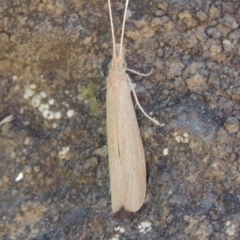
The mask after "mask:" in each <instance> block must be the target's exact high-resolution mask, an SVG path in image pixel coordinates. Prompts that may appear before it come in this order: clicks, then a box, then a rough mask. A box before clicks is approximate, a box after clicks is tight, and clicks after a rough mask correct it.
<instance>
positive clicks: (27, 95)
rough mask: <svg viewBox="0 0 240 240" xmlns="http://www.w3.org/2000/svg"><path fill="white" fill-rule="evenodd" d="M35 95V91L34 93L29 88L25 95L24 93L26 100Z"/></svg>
mask: <svg viewBox="0 0 240 240" xmlns="http://www.w3.org/2000/svg"><path fill="white" fill-rule="evenodd" d="M34 94H35V91H34V90H32V89H31V88H27V89H26V90H25V93H24V95H23V97H24V98H25V99H29V98H30V97H32V96H33V95H34Z"/></svg>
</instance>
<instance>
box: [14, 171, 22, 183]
mask: <svg viewBox="0 0 240 240" xmlns="http://www.w3.org/2000/svg"><path fill="white" fill-rule="evenodd" d="M22 178H23V173H22V172H20V173H19V174H18V175H17V177H16V178H15V181H16V182H18V181H20V180H21V179H22Z"/></svg>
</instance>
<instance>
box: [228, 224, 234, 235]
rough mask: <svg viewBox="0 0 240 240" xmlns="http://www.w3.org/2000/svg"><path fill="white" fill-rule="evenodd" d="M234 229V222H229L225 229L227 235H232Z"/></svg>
mask: <svg viewBox="0 0 240 240" xmlns="http://www.w3.org/2000/svg"><path fill="white" fill-rule="evenodd" d="M235 231H236V226H235V225H234V224H231V226H229V227H228V228H227V230H226V233H227V235H229V236H234V235H235Z"/></svg>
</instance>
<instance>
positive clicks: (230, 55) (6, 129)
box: [0, 0, 240, 240]
mask: <svg viewBox="0 0 240 240" xmlns="http://www.w3.org/2000/svg"><path fill="white" fill-rule="evenodd" d="M112 7H113V15H114V24H115V28H116V35H117V39H118V38H119V36H120V30H121V22H122V15H123V9H124V1H115V0H114V1H113V2H112ZM239 23H240V2H239V1H238V0H232V1H223V0H219V1H213V0H212V1H211V0H210V1H209V0H208V1H205V0H202V1H201V0H191V1H190V0H181V1H179V0H170V1H162V0H153V1H146V0H141V1H140V0H137V1H130V4H129V10H128V15H127V24H126V31H125V39H124V45H125V49H126V62H127V64H128V66H129V68H132V69H136V70H138V71H141V72H148V71H149V70H150V69H153V73H152V74H151V75H150V76H149V77H141V76H136V75H133V74H131V73H130V76H131V78H132V81H133V83H134V84H136V88H135V89H136V92H137V95H138V98H139V101H140V103H141V104H142V106H143V107H144V109H145V110H146V111H147V112H148V113H150V114H151V115H152V116H153V117H155V118H156V119H157V120H158V121H159V122H161V123H165V125H164V126H154V125H153V124H152V123H151V122H150V121H149V120H148V119H146V118H145V117H144V116H143V114H142V113H141V111H139V109H138V108H137V107H136V112H137V117H138V121H139V126H140V131H141V135H142V139H143V142H144V148H145V154H146V161H147V173H148V176H147V196H146V202H145V204H144V205H143V206H142V208H141V209H140V211H139V212H137V213H134V214H133V213H128V212H126V211H124V210H121V211H119V212H118V213H117V214H115V215H113V214H112V212H111V202H110V194H109V172H108V157H107V144H106V121H105V118H106V113H105V111H106V106H105V94H106V92H105V86H106V76H107V72H108V64H109V62H110V61H111V54H112V40H111V32H110V23H109V17H108V5H107V1H102V0H96V1H81V0H70V1H64V0H42V1H41V0H32V1H28V0H14V1H7V0H2V1H0V239H1V240H26V239H29V240H52V239H56V240H65V239H66V240H68V239H71V240H80V239H81V240H82V239H84V240H85V239H116V240H117V239H119V240H120V239H168V240H188V239H189V240H190V239H194V240H205V239H211V240H213V239H218V240H225V239H229V240H234V239H240V230H239V229H240V167H239V166H240V126H239V124H240V101H239V99H240V25H239ZM8 116H13V117H14V119H11V117H10V118H6V117H8Z"/></svg>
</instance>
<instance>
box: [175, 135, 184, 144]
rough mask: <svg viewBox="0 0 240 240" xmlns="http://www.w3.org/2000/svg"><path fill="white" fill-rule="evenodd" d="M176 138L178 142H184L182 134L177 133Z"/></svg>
mask: <svg viewBox="0 0 240 240" xmlns="http://www.w3.org/2000/svg"><path fill="white" fill-rule="evenodd" d="M175 140H176V141H177V142H178V143H180V142H182V140H183V138H182V137H181V136H179V135H177V136H176V137H175Z"/></svg>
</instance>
